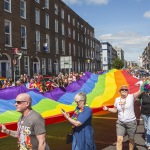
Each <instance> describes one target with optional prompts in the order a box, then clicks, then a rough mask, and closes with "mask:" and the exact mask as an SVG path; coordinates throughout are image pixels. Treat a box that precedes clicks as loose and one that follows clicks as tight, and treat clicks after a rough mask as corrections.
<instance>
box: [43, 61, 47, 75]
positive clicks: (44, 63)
mask: <svg viewBox="0 0 150 150" xmlns="http://www.w3.org/2000/svg"><path fill="white" fill-rule="evenodd" d="M42 74H43V75H44V74H46V60H45V58H42Z"/></svg>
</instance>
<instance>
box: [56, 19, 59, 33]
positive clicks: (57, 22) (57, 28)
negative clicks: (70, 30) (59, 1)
mask: <svg viewBox="0 0 150 150" xmlns="http://www.w3.org/2000/svg"><path fill="white" fill-rule="evenodd" d="M55 32H57V33H58V20H57V19H55Z"/></svg>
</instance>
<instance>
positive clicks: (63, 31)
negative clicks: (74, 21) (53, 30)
mask: <svg viewBox="0 0 150 150" xmlns="http://www.w3.org/2000/svg"><path fill="white" fill-rule="evenodd" d="M64 28H65V26H64V23H62V24H61V29H62V35H65V29H64Z"/></svg>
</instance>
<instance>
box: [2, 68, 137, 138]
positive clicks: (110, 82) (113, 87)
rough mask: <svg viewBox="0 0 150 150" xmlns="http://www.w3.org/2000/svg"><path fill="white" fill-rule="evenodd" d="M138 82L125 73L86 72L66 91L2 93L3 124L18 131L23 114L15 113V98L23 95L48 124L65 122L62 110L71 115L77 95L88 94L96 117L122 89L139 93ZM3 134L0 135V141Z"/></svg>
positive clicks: (17, 89)
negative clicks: (27, 96) (79, 93)
mask: <svg viewBox="0 0 150 150" xmlns="http://www.w3.org/2000/svg"><path fill="white" fill-rule="evenodd" d="M137 81H138V79H136V78H134V77H132V76H131V75H130V74H128V73H127V72H126V71H125V70H115V69H113V70H110V71H109V72H107V73H104V74H101V75H98V74H93V73H90V72H86V73H85V76H83V77H81V79H80V80H78V81H75V82H72V83H71V84H70V85H68V86H67V88H66V89H64V88H56V89H54V90H53V91H51V92H46V93H44V94H41V93H40V92H39V91H38V90H28V89H27V88H26V87H24V86H18V87H10V88H6V89H2V90H0V122H1V123H3V124H6V126H7V127H8V128H9V129H16V123H17V121H18V118H19V117H20V115H21V114H20V113H18V112H16V108H15V105H14V104H15V98H16V96H17V95H18V94H20V93H25V92H26V93H28V94H29V95H30V96H31V97H32V108H33V109H34V110H35V111H37V112H39V113H40V114H41V115H42V116H43V117H44V118H45V121H46V124H47V125H48V124H52V123H58V122H61V121H64V117H63V116H62V114H61V108H63V109H65V110H66V111H67V112H69V113H72V112H73V110H74V109H75V107H76V104H75V103H74V96H75V94H77V93H78V92H84V93H86V94H87V104H88V105H89V107H91V108H92V110H93V113H95V112H98V111H101V110H102V106H104V105H107V106H112V105H113V103H114V100H115V98H116V97H118V96H119V92H118V91H119V88H120V86H121V85H128V86H129V89H130V93H134V92H136V91H137V90H138V89H139V87H137V86H135V83H136V82H137ZM3 136H4V134H2V133H0V137H3Z"/></svg>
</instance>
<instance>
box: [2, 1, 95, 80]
mask: <svg viewBox="0 0 150 150" xmlns="http://www.w3.org/2000/svg"><path fill="white" fill-rule="evenodd" d="M0 6H1V7H0V14H1V15H0V33H1V34H0V76H3V77H13V76H16V77H17V76H20V75H21V74H23V73H26V74H27V75H28V76H31V77H32V76H33V74H34V73H37V74H38V73H42V74H43V75H48V74H58V73H59V71H64V72H69V71H75V72H81V71H86V70H88V69H89V70H90V71H92V70H91V68H90V66H93V65H92V64H91V63H93V61H92V59H93V58H95V55H94V54H95V52H94V28H93V27H92V26H90V25H89V24H88V23H87V22H86V21H85V20H83V19H82V18H81V17H80V16H79V15H77V14H76V13H75V12H74V11H73V10H72V9H71V8H69V7H68V6H67V5H66V4H65V3H64V2H62V1H61V0H1V1H0ZM89 60H91V61H89ZM89 63H90V64H89Z"/></svg>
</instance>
